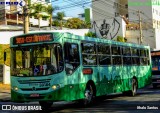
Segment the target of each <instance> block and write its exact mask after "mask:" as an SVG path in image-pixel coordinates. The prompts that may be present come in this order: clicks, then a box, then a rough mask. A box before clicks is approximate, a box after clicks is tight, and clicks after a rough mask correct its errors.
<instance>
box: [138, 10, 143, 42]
mask: <svg viewBox="0 0 160 113" xmlns="http://www.w3.org/2000/svg"><path fill="white" fill-rule="evenodd" d="M140 13H141V12H140V11H139V10H138V17H139V30H140V39H139V44H142V43H143V35H142V19H141V15H140Z"/></svg>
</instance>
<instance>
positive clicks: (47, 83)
mask: <svg viewBox="0 0 160 113" xmlns="http://www.w3.org/2000/svg"><path fill="white" fill-rule="evenodd" d="M47 86H50V83H49V82H45V83H40V84H39V87H47Z"/></svg>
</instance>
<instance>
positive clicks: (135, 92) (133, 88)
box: [131, 78, 138, 96]
mask: <svg viewBox="0 0 160 113" xmlns="http://www.w3.org/2000/svg"><path fill="white" fill-rule="evenodd" d="M137 88H138V83H137V80H136V79H135V78H133V79H132V90H131V95H132V96H135V95H136V94H137Z"/></svg>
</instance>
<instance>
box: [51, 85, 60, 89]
mask: <svg viewBox="0 0 160 113" xmlns="http://www.w3.org/2000/svg"><path fill="white" fill-rule="evenodd" d="M58 88H60V85H59V84H57V85H53V86H52V89H53V90H56V89H58Z"/></svg>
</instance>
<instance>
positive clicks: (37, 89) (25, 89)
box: [21, 87, 49, 91]
mask: <svg viewBox="0 0 160 113" xmlns="http://www.w3.org/2000/svg"><path fill="white" fill-rule="evenodd" d="M48 89H49V87H47V88H36V90H33V88H21V90H22V91H39V90H48Z"/></svg>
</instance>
